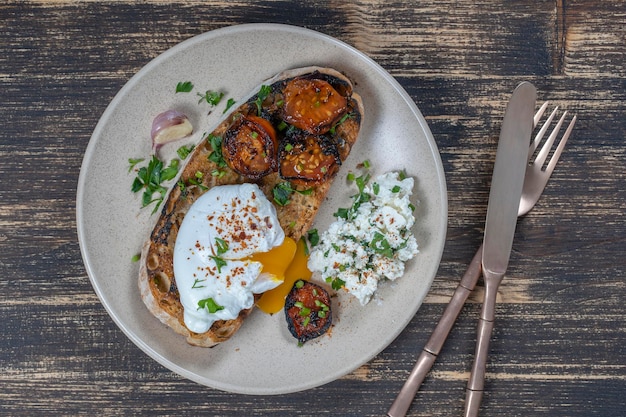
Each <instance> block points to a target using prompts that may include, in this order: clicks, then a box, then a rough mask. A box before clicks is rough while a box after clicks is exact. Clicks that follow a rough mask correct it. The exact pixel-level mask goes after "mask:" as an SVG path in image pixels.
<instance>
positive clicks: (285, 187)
mask: <svg viewBox="0 0 626 417" xmlns="http://www.w3.org/2000/svg"><path fill="white" fill-rule="evenodd" d="M272 193H273V194H274V202H275V203H276V204H278V205H279V206H281V207H283V206H286V205H287V204H289V202H290V197H291V194H292V193H293V188H292V187H291V184H290V183H289V182H287V181H284V182H281V183H278V184H276V185H275V186H274V188H273V189H272Z"/></svg>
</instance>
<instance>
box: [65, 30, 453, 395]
mask: <svg viewBox="0 0 626 417" xmlns="http://www.w3.org/2000/svg"><path fill="white" fill-rule="evenodd" d="M309 65H320V66H327V67H333V68H335V69H338V70H340V71H342V72H345V73H346V74H348V75H349V77H350V78H352V79H353V80H354V82H355V83H356V91H357V92H358V93H359V94H361V96H362V97H363V102H364V104H365V118H364V124H363V126H362V130H361V133H360V138H359V141H358V143H357V145H356V146H355V147H354V149H353V151H352V153H351V155H350V157H349V158H348V160H347V161H346V162H345V164H344V166H343V167H342V170H341V172H340V173H339V175H338V177H337V178H336V182H335V184H334V185H333V188H332V189H331V192H330V195H329V198H328V201H326V202H325V204H324V206H323V208H322V210H321V211H320V213H319V215H318V217H317V221H316V224H315V227H317V228H318V229H319V230H320V231H321V230H325V229H326V227H327V226H328V224H329V223H330V222H331V221H332V220H333V219H334V218H333V216H332V213H333V212H334V211H335V210H336V209H337V208H338V207H348V206H349V204H350V195H351V194H353V192H354V190H353V189H351V188H348V186H347V185H346V173H347V172H348V170H350V169H352V170H354V169H355V167H356V165H357V164H358V163H359V162H361V161H363V160H365V159H369V160H370V161H371V165H372V169H371V173H372V174H373V175H377V174H380V173H383V172H385V171H389V170H399V169H405V170H406V172H407V173H408V174H409V175H410V176H413V177H414V178H415V179H416V186H415V196H414V197H415V201H416V202H417V201H419V203H418V204H417V209H416V211H415V214H416V217H417V222H416V225H415V230H414V231H415V234H416V236H417V240H418V243H419V245H420V253H419V254H418V256H417V257H416V258H414V259H413V260H411V261H410V262H409V263H408V264H407V271H406V274H405V275H404V276H403V277H402V278H400V279H399V280H398V281H396V282H394V283H391V282H389V283H384V284H383V285H382V286H381V288H380V289H379V294H378V296H377V298H376V299H375V300H373V301H372V302H370V304H368V305H367V306H365V307H362V306H360V304H359V303H358V301H356V300H354V299H351V298H350V297H349V296H347V295H344V294H341V295H340V296H339V297H338V303H336V304H335V311H334V316H335V317H336V319H335V325H334V328H333V330H332V334H331V335H330V336H324V337H321V338H320V339H318V340H316V341H312V342H308V343H307V344H305V345H304V346H303V347H298V346H297V343H296V340H295V339H293V338H292V337H291V335H290V334H289V332H288V330H287V327H286V324H285V320H284V315H283V314H282V313H281V314H275V315H273V316H269V315H266V314H264V313H262V312H261V311H259V310H257V311H254V312H253V314H252V315H251V316H250V317H249V319H247V320H246V322H245V323H244V325H243V326H242V328H241V330H240V331H239V332H238V333H237V334H235V336H234V337H233V338H232V339H230V340H229V341H227V342H226V343H223V344H221V345H218V346H217V347H215V348H213V349H203V348H198V347H191V346H189V345H187V343H186V342H185V340H184V338H182V337H180V336H178V335H176V334H175V333H174V332H173V331H171V330H170V329H169V328H167V327H165V326H164V325H162V324H161V323H160V322H159V321H158V320H157V319H156V318H154V317H153V316H152V315H151V314H150V313H149V312H148V310H147V309H146V307H145V306H144V304H143V302H142V301H141V299H140V296H139V290H138V288H137V272H138V265H137V263H133V262H132V261H131V258H132V257H133V255H135V254H136V253H138V252H139V250H140V248H141V245H142V243H143V242H144V241H145V240H146V239H147V238H148V235H149V233H150V230H151V229H152V227H153V223H154V222H155V221H156V215H151V214H150V212H151V208H146V209H140V195H138V194H140V193H138V194H137V195H135V194H133V193H131V191H130V186H131V183H132V182H133V173H129V172H128V158H132V157H134V158H136V157H148V156H149V154H150V126H151V124H152V119H153V118H154V116H155V115H156V114H158V113H160V112H162V111H164V110H167V109H170V108H178V109H181V110H182V111H184V112H185V113H187V114H188V115H189V117H190V119H191V121H192V123H193V124H194V126H195V127H196V129H195V130H196V133H195V134H194V136H193V137H192V138H191V139H190V140H188V141H183V142H182V143H179V144H178V145H177V146H179V145H181V144H186V143H191V142H196V141H199V140H200V138H201V135H202V133H203V132H207V131H209V130H210V128H211V126H213V125H214V124H215V123H216V122H217V121H218V119H219V118H220V117H221V113H222V110H223V108H224V107H223V106H224V104H223V103H222V104H220V105H219V106H218V108H217V109H216V110H215V111H213V112H212V113H211V114H210V115H209V116H207V113H208V105H206V104H204V105H199V104H198V96H197V95H196V93H195V92H193V93H190V94H180V93H179V94H174V89H175V86H176V84H177V83H178V82H179V81H192V82H193V83H194V84H195V86H196V89H195V90H197V91H206V90H209V89H212V90H220V91H223V92H225V93H226V97H232V98H235V99H239V98H241V97H244V96H245V95H246V94H248V93H249V92H250V91H253V90H254V89H255V88H256V87H257V86H259V85H261V83H262V82H263V80H265V79H267V78H269V77H271V76H273V75H275V74H276V73H278V72H281V71H283V70H286V69H289V68H296V67H303V66H309ZM224 101H225V99H224ZM166 152H173V151H172V150H171V149H170V150H169V151H168V150H166ZM446 224H447V198H446V186H445V177H444V172H443V168H442V164H441V160H440V157H439V153H438V150H437V146H436V144H435V141H434V140H433V137H432V135H431V133H430V130H429V129H428V126H427V124H426V121H425V120H424V118H423V117H422V115H421V113H420V112H419V110H418V109H417V107H416V106H415V104H414V103H413V101H412V100H411V98H410V97H409V96H408V94H407V93H406V92H405V91H404V90H403V89H402V87H401V86H400V85H399V84H398V83H397V82H396V81H395V80H394V79H393V78H392V77H391V76H390V75H389V74H388V73H387V72H385V71H384V70H383V69H382V68H381V67H380V66H379V65H377V64H376V63H375V62H373V61H372V60H371V59H369V58H368V57H367V56H365V55H364V54H363V53H361V52H359V51H357V50H356V49H354V48H352V47H350V46H348V45H346V44H344V43H342V42H340V41H338V40H336V39H333V38H331V37H328V36H326V35H323V34H320V33H317V32H314V31H311V30H306V29H302V28H297V27H292V26H285V25H275V24H251V25H241V26H233V27H228V28H224V29H219V30H215V31H212V32H208V33H205V34H202V35H199V36H196V37H194V38H192V39H189V40H187V41H185V42H182V43H180V44H179V45H177V46H175V47H173V48H172V49H170V50H168V51H166V52H165V53H163V54H162V55H160V56H159V57H157V58H156V59H154V60H153V61H152V62H150V63H149V64H148V65H146V66H145V67H144V68H143V69H142V70H141V71H139V72H138V73H137V74H136V75H135V76H134V77H133V78H132V79H130V81H129V82H128V83H127V84H126V85H125V86H124V88H122V89H121V90H120V92H119V93H118V94H117V95H116V97H115V98H114V99H113V101H112V102H111V104H110V105H109V106H108V108H107V109H106V111H105V112H104V114H103V115H102V118H101V119H100V121H99V123H98V125H97V126H96V128H95V130H94V133H93V136H92V138H91V141H90V142H89V146H88V147H87V151H86V154H85V158H84V161H83V165H82V168H81V172H80V178H79V184H78V194H77V225H78V237H79V240H80V247H81V251H82V255H83V260H84V263H85V266H86V269H87V272H88V274H89V278H90V279H91V282H92V284H93V287H94V290H95V292H96V293H97V294H98V296H99V297H100V300H101V301H102V303H103V304H104V306H105V308H106V309H107V311H108V312H109V314H110V315H111V317H112V318H113V320H114V321H115V323H116V324H117V325H118V326H119V327H120V328H121V329H122V330H123V331H124V333H125V334H126V335H127V336H128V337H129V338H130V339H131V340H132V341H133V342H134V343H136V344H137V346H139V347H140V348H141V349H142V350H143V351H144V352H146V353H147V354H148V355H150V356H151V357H152V358H154V359H155V360H156V361H158V362H159V363H161V364H163V365H164V366H166V367H167V368H169V369H171V370H172V371H174V372H177V373H179V374H180V375H183V376H184V377H186V378H189V379H191V380H193V381H196V382H198V383H200V384H204V385H207V386H210V387H214V388H217V389H220V390H225V391H231V392H238V393H245V394H257V395H264V394H281V393H288V392H294V391H300V390H304V389H308V388H312V387H316V386H319V385H322V384H325V383H328V382H330V381H333V380H335V379H337V378H339V377H341V376H343V375H345V374H347V373H349V372H351V371H353V370H354V369H356V368H358V367H359V366H361V365H363V364H365V363H366V362H368V361H369V360H370V359H372V358H373V357H374V356H376V355H377V354H378V353H379V352H381V351H382V350H383V349H384V348H385V347H387V346H388V345H389V344H390V343H391V342H392V341H393V340H394V339H395V338H396V337H397V336H398V334H399V333H400V332H401V331H402V330H403V329H404V327H405V326H406V325H407V324H408V323H409V321H410V320H411V318H412V317H413V316H414V315H415V313H416V311H417V310H418V308H419V306H420V304H421V303H422V300H423V299H424V297H425V296H426V293H427V292H428V290H429V288H430V285H431V283H432V281H433V279H434V277H435V274H436V272H437V268H438V265H439V261H440V259H441V254H442V251H443V246H444V241H445V231H446Z"/></svg>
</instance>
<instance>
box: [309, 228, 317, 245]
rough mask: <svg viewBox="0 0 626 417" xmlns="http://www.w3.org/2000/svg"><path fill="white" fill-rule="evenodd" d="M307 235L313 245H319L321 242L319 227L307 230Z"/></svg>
mask: <svg viewBox="0 0 626 417" xmlns="http://www.w3.org/2000/svg"><path fill="white" fill-rule="evenodd" d="M307 237H308V239H309V243H311V246H317V245H318V244H319V243H320V235H319V233H318V232H317V229H311V230H309V231H308V232H307Z"/></svg>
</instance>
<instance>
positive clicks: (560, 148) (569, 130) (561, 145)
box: [546, 115, 576, 175]
mask: <svg viewBox="0 0 626 417" xmlns="http://www.w3.org/2000/svg"><path fill="white" fill-rule="evenodd" d="M564 116H565V115H564ZM574 123H576V115H574V117H572V121H571V122H569V126H567V130H566V131H565V134H563V137H562V138H561V140H560V141H559V144H558V146H557V147H556V150H555V151H554V154H552V158H551V159H550V162H548V166H547V167H546V172H547V173H548V175H551V174H552V171H554V167H555V166H556V163H557V162H558V160H559V158H560V157H561V152H563V148H565V144H566V143H567V139H569V135H570V133H572V129H574Z"/></svg>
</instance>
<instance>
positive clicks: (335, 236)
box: [308, 172, 418, 305]
mask: <svg viewBox="0 0 626 417" xmlns="http://www.w3.org/2000/svg"><path fill="white" fill-rule="evenodd" d="M412 192H413V178H404V176H403V175H401V174H400V173H398V172H389V173H386V174H383V175H380V176H378V177H376V178H375V179H374V180H373V181H371V182H370V183H369V184H367V185H366V186H365V187H364V188H363V192H362V193H363V194H365V195H366V197H367V196H369V197H368V198H364V199H362V202H361V203H360V204H358V205H357V207H355V206H353V209H354V208H355V210H353V209H349V211H350V210H352V212H351V213H350V215H348V216H344V217H346V218H343V217H341V218H338V219H337V220H336V221H335V222H333V223H332V224H331V225H330V227H329V228H328V230H327V231H325V232H324V233H322V235H321V236H320V243H319V244H318V245H317V246H315V247H313V248H312V250H311V254H310V257H309V261H308V267H309V269H310V270H311V271H312V272H319V273H320V274H321V276H322V278H323V279H324V280H326V281H327V282H331V283H332V284H333V287H334V288H336V289H337V288H340V287H342V288H344V289H345V290H346V291H348V292H349V293H351V294H352V295H354V296H355V297H356V298H357V299H358V300H359V301H360V303H361V304H362V305H365V304H367V303H368V302H369V301H370V299H371V298H372V295H373V294H374V292H375V291H376V289H377V288H378V283H379V282H380V281H381V280H384V279H388V280H395V279H397V278H399V277H401V276H402V275H403V274H404V263H405V262H406V261H408V260H409V259H411V258H413V257H414V256H415V255H416V254H417V253H418V249H417V241H416V239H415V236H414V235H413V233H412V232H411V227H412V226H413V224H414V223H415V217H414V216H413V209H414V207H413V205H412V204H411V202H410V200H409V197H410V196H411V194H412Z"/></svg>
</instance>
